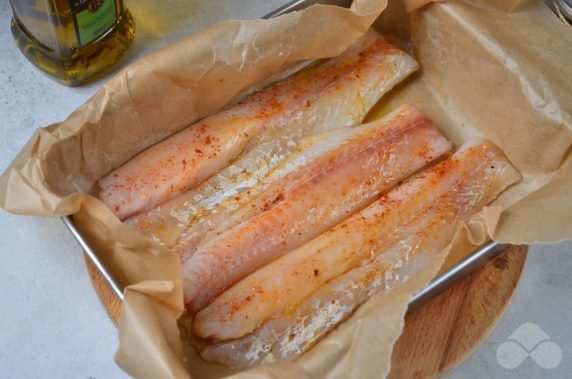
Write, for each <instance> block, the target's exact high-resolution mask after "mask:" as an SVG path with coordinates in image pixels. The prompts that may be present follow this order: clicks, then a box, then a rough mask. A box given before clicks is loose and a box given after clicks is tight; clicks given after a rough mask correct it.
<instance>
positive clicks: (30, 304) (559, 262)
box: [0, 0, 572, 378]
mask: <svg viewBox="0 0 572 379" xmlns="http://www.w3.org/2000/svg"><path fill="white" fill-rule="evenodd" d="M283 2H284V0H250V1H240V2H239V1H233V0H216V1H213V0H211V1H198V0H197V1H182V0H166V1H163V2H157V1H153V0H137V1H134V0H132V1H131V2H128V4H129V6H130V8H131V10H132V12H133V13H134V16H135V18H136V19H137V20H139V22H138V26H137V27H138V31H137V39H136V41H135V42H134V45H133V47H132V49H131V50H130V51H129V53H128V55H127V57H126V59H124V60H123V61H122V63H121V64H120V65H119V67H122V66H125V64H127V63H129V62H132V61H134V60H136V59H137V58H139V57H141V56H143V55H145V54H148V53H149V52H151V51H154V50H156V49H158V48H159V47H161V46H163V45H165V44H167V43H169V42H170V41H173V40H176V39H179V38H181V37H183V36H185V35H188V34H189V33H191V32H192V31H195V30H198V29H200V28H203V27H205V26H207V25H209V24H212V23H215V22H218V21H221V20H225V19H229V18H255V17H259V16H261V15H264V14H266V13H268V12H269V11H270V10H272V9H274V8H276V7H277V6H279V5H281V4H282V3H283ZM159 4H160V5H159ZM150 14H152V15H153V17H152V18H149V15H150ZM10 15H11V11H10V7H9V5H8V2H7V1H2V2H0V169H1V170H3V169H4V168H5V167H7V166H8V164H9V163H10V161H11V160H12V159H13V158H14V157H15V155H16V154H17V152H18V151H19V150H20V149H21V148H22V146H23V145H24V144H25V143H26V141H27V140H28V139H29V138H30V137H31V135H32V133H33V132H34V130H35V129H36V128H38V127H41V126H45V125H48V124H50V123H53V122H57V121H59V120H62V119H63V118H65V117H66V116H67V115H68V114H69V113H70V112H71V111H73V110H74V109H75V108H76V107H78V106H79V105H80V104H81V103H83V102H84V101H85V100H86V99H87V98H88V97H89V96H91V95H92V94H93V93H94V92H95V91H96V89H97V88H98V86H99V85H100V82H96V83H93V84H90V85H88V86H86V87H81V88H66V87H63V86H60V85H59V84H56V83H55V82H53V81H51V80H50V79H47V78H46V77H45V76H44V75H43V74H41V73H40V72H39V71H38V70H37V69H36V68H34V67H33V66H32V65H31V64H30V63H29V62H28V61H26V59H25V58H24V57H23V55H22V54H21V53H20V52H19V51H18V49H17V48H16V46H15V45H14V43H13V41H12V37H11V35H10V31H9V26H8V25H9V20H10ZM173 15H177V18H176V20H175V21H176V22H174V23H173V25H171V26H170V27H167V26H166V25H168V24H169V23H168V22H167V21H169V20H172V18H173ZM538 222H542V220H538ZM0 241H1V242H0V297H1V299H2V307H1V308H0V341H1V343H0V377H10V378H37V377H53V378H121V377H125V376H126V375H125V374H124V373H123V372H122V371H121V370H120V369H119V368H118V367H117V366H116V365H115V363H114V362H113V355H114V353H115V350H116V348H117V344H118V339H117V332H116V329H115V327H114V325H113V324H112V322H111V321H110V320H109V318H108V317H107V315H106V313H105V311H104V309H103V307H102V306H101V304H100V303H99V300H98V298H97V296H96V295H95V292H94V291H93V288H92V286H91V283H90V281H89V278H88V275H87V272H86V269H85V265H84V263H83V258H82V256H81V251H80V249H79V247H78V246H77V245H76V242H75V241H74V240H73V238H72V237H71V235H70V234H69V233H68V232H67V230H65V228H64V226H63V224H62V222H61V221H60V220H59V219H57V218H37V217H22V216H14V215H10V214H6V213H4V212H2V213H1V215H0ZM570 254H572V243H571V242H565V243H560V244H553V245H545V246H534V247H532V248H531V249H530V254H529V257H528V261H527V264H526V268H525V271H524V274H523V276H522V279H521V283H520V285H519V287H518V289H517V291H516V294H515V296H514V299H513V300H512V303H511V304H510V306H509V308H508V310H507V312H506V314H505V315H504V317H503V318H502V320H501V321H500V323H499V324H498V325H497V327H496V328H495V329H494V330H493V332H492V333H491V334H490V336H489V337H488V338H487V340H486V341H485V342H484V343H483V344H482V345H481V346H480V347H479V348H478V349H477V350H476V351H475V352H474V353H473V354H472V355H471V356H470V357H469V358H468V359H467V360H466V361H465V362H464V363H462V364H461V365H460V366H459V367H458V368H456V369H455V370H454V371H453V372H452V373H450V374H449V376H450V377H451V378H482V377H497V378H500V377H514V378H517V377H535V378H541V377H542V378H543V377H546V378H549V377H550V378H565V377H570V372H572V328H571V327H570V322H569V320H570V318H571V316H572V296H571V290H572V276H571V275H570V273H571V272H572V258H571V255H570ZM517 329H518V332H517V333H515V334H514V335H513V337H512V339H515V340H517V341H518V342H519V343H520V345H519V344H515V343H514V342H510V341H508V342H507V339H508V338H509V336H511V334H512V333H513V332H514V331H515V330H517ZM541 330H542V331H544V334H543V333H542V332H541ZM548 340H550V341H548ZM523 347H524V349H523ZM497 353H498V355H497ZM558 353H561V354H562V357H561V359H558V358H559V356H558ZM529 356H530V357H529ZM519 357H520V359H519ZM525 358H526V359H525ZM523 359H524V360H523ZM522 360H523V361H522ZM520 361H522V363H520ZM518 363H520V364H519V365H518V366H517V367H516V368H512V369H509V368H504V367H503V365H504V366H511V365H512V366H515V365H517V364H518ZM541 366H544V367H549V366H555V367H554V368H543V367H541Z"/></svg>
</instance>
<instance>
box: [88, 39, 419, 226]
mask: <svg viewBox="0 0 572 379" xmlns="http://www.w3.org/2000/svg"><path fill="white" fill-rule="evenodd" d="M417 68H418V65H417V63H416V62H415V61H414V60H413V59H412V58H411V57H409V56H408V55H407V54H405V53H404V52H402V51H401V50H399V49H398V48H396V47H395V46H393V45H392V44H390V43H389V42H387V41H386V40H385V39H384V38H383V37H381V36H380V35H379V34H378V33H377V32H375V31H373V30H370V31H368V32H367V33H366V34H365V35H364V36H363V37H362V38H361V39H360V40H358V41H357V42H356V44H354V45H352V46H351V47H350V48H348V49H347V50H346V51H345V52H343V53H342V54H341V55H339V56H337V57H334V58H332V59H330V60H328V61H326V62H324V63H323V64H320V65H318V66H317V67H313V68H309V69H308V70H303V71H301V72H299V73H296V74H294V75H292V76H291V77H289V78H286V79H284V80H282V81H279V82H277V83H275V84H273V85H270V86H268V87H266V88H263V89H262V90H260V91H258V92H255V93H253V94H251V95H249V96H247V97H246V98H245V99H243V100H242V101H240V102H238V103H237V104H236V105H234V106H232V107H231V108H228V109H226V110H223V111H221V112H220V113H217V114H215V115H213V116H209V117H207V118H205V119H203V120H201V121H199V122H197V123H195V124H193V125H191V126H190V127H188V128H186V129H184V130H182V131H181V132H179V133H177V134H175V135H173V136H171V137H169V138H167V139H165V140H164V141H162V142H160V143H158V144H156V145H154V146H151V147H150V148H148V149H147V150H145V151H143V152H141V153H139V154H138V155H136V156H135V157H134V158H132V159H131V160H130V161H128V162H126V163H125V164H124V165H122V166H120V167H119V168H117V169H115V170H113V171H112V172H110V173H109V174H108V175H106V176H105V177H103V178H102V179H101V180H100V181H99V183H98V184H99V187H100V189H101V190H100V192H99V197H100V199H101V200H103V201H104V203H105V204H107V206H108V207H109V208H110V209H111V210H112V211H113V212H114V213H115V214H116V215H117V216H118V217H119V218H120V219H125V218H127V217H129V216H131V215H134V214H136V213H139V212H142V211H146V210H149V209H152V208H153V207H155V206H157V205H159V204H161V203H163V202H165V201H167V200H169V199H171V198H173V197H175V196H177V195H179V194H181V193H184V192H186V191H188V190H189V189H192V188H194V187H196V186H197V185H198V184H200V183H201V182H203V181H204V180H206V179H207V178H209V177H210V176H211V175H213V174H215V173H217V172H218V171H220V170H223V169H224V168H225V167H227V166H228V165H229V163H231V161H232V160H233V159H235V158H236V157H237V156H239V155H240V154H241V153H245V152H248V151H249V150H250V149H253V148H254V149H256V148H255V147H254V146H256V145H258V144H261V143H264V142H265V141H268V140H270V139H272V138H273V137H275V136H276V134H283V135H285V136H288V137H289V138H292V139H293V140H295V139H296V138H299V137H300V136H301V135H303V134H305V133H306V132H307V131H309V130H311V131H312V132H320V131H323V130H325V129H328V128H333V127H340V126H347V125H355V124H359V123H360V122H361V120H362V119H363V117H365V114H366V113H367V111H368V110H369V109H370V108H371V107H372V106H373V105H374V104H375V103H376V102H377V100H379V97H380V96H381V95H382V94H383V93H385V92H387V91H388V90H389V89H391V88H392V87H393V86H394V85H395V84H397V83H398V82H399V81H401V80H402V79H403V78H404V77H406V76H407V75H409V74H410V73H411V72H413V71H415V70H416V69H417Z"/></svg>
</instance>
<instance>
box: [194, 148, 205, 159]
mask: <svg viewBox="0 0 572 379" xmlns="http://www.w3.org/2000/svg"><path fill="white" fill-rule="evenodd" d="M195 153H197V155H198V156H199V157H202V156H203V155H204V153H203V151H202V150H201V149H195Z"/></svg>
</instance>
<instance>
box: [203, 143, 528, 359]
mask: <svg viewBox="0 0 572 379" xmlns="http://www.w3.org/2000/svg"><path fill="white" fill-rule="evenodd" d="M519 179H520V175H519V174H518V172H517V171H516V170H515V169H514V168H513V167H512V166H511V165H510V163H509V162H508V161H507V160H506V158H505V157H504V155H503V154H502V153H501V152H500V150H498V149H497V148H496V147H494V146H492V145H491V144H489V143H486V142H481V143H478V144H469V145H465V146H464V147H462V148H461V149H460V150H459V151H458V152H457V153H456V154H454V155H453V156H452V157H450V158H448V159H447V160H445V161H443V162H441V163H439V164H438V165H436V166H434V167H433V168H431V169H428V170H425V171H424V172H422V173H421V174H419V175H417V176H415V177H414V178H413V179H411V180H409V181H407V182H406V183H405V184H402V185H400V186H399V187H397V188H396V189H394V190H392V191H390V192H389V193H388V194H387V195H385V196H382V197H381V198H380V199H379V200H378V201H376V202H375V203H373V204H372V205H371V206H369V207H367V208H365V209H364V210H362V211H360V212H358V213H356V214H355V215H353V216H352V217H350V218H348V219H347V220H346V221H344V222H343V223H341V224H339V225H337V226H336V227H334V228H332V229H330V230H329V231H327V232H326V233H324V234H322V235H320V236H319V237H318V238H316V239H314V240H312V241H310V242H309V243H307V244H305V245H303V246H302V247H300V248H298V249H296V250H294V251H291V252H289V253H288V254H286V255H284V256H282V257H281V258H279V259H276V260H275V261H273V262H271V263H270V264H268V265H267V266H265V267H263V268H262V269H260V270H258V271H256V272H254V273H253V274H251V275H250V276H248V277H246V278H245V279H243V280H242V281H240V282H238V283H237V284H236V285H234V286H233V287H232V288H230V289H229V290H227V291H226V292H224V293H222V294H221V295H220V296H219V297H217V298H216V300H215V301H214V302H212V303H211V304H210V305H209V306H208V307H206V308H205V309H203V310H202V311H201V312H199V313H198V314H197V315H196V317H195V320H194V323H193V330H194V333H195V334H196V335H197V336H198V337H200V338H205V339H209V340H211V341H215V342H216V341H224V340H229V339H236V338H240V337H243V336H245V335H248V334H249V333H252V332H253V331H255V330H256V329H257V328H259V327H260V326H261V325H263V324H264V323H265V322H267V321H268V320H271V319H272V320H271V321H270V323H272V324H269V325H270V326H269V327H268V328H269V329H265V328H264V327H263V328H261V329H260V330H259V331H257V332H256V333H260V334H259V335H258V337H259V338H260V339H257V341H258V342H260V343H266V344H267V345H268V346H265V347H263V348H260V349H262V350H263V351H266V352H265V353H264V352H263V353H260V352H258V350H260V349H259V348H258V347H256V346H255V347H254V348H253V347H252V346H253V345H252V344H251V343H249V341H248V340H247V339H243V340H237V341H236V342H235V343H234V344H233V343H232V342H229V344H227V345H220V346H219V347H216V348H215V347H212V348H210V349H211V350H210V351H211V352H210V353H208V354H207V353H205V354H206V355H207V356H208V357H210V359H221V360H227V359H228V360H229V361H231V362H232V363H233V364H236V365H243V364H244V365H250V362H249V360H250V359H253V360H264V359H274V358H266V356H269V354H271V355H272V356H274V355H275V356H276V357H281V356H283V357H291V356H293V355H295V354H298V352H296V349H294V348H293V347H292V346H290V347H287V346H286V347H281V346H279V345H280V344H284V343H285V344H287V342H288V341H287V337H285V334H281V333H284V331H285V330H287V329H288V328H292V329H293V330H297V331H298V332H296V331H294V332H293V333H294V334H295V335H294V336H293V337H292V338H293V339H296V338H299V339H301V341H299V344H300V346H301V347H300V349H301V350H303V349H305V348H306V347H307V346H309V344H311V343H312V342H313V341H314V340H315V338H314V337H313V336H312V333H313V334H315V335H316V338H318V337H319V336H320V335H322V334H323V333H325V332H326V331H328V330H329V329H330V328H331V327H332V326H333V325H335V324H337V323H338V322H339V321H341V320H343V319H344V318H346V317H347V316H349V315H350V314H351V312H353V310H354V309H355V308H356V307H357V306H358V305H359V304H360V303H362V302H363V301H364V300H365V299H367V298H368V297H369V295H368V294H367V293H363V292H362V291H366V292H367V291H370V292H376V291H377V290H379V289H381V288H383V286H384V285H383V280H382V279H385V273H386V272H387V273H389V274H390V275H391V274H393V275H398V274H399V275H402V274H401V273H400V272H399V271H396V272H394V271H395V269H397V268H399V266H407V265H408V264H409V262H411V261H412V260H414V259H415V258H416V257H417V256H419V257H422V256H423V254H422V253H424V248H425V247H426V248H427V249H428V251H429V255H430V254H431V253H434V252H437V251H439V249H441V248H442V247H443V246H445V245H446V244H447V243H448V242H449V241H450V238H451V233H452V231H454V228H453V227H451V224H457V223H459V222H460V221H462V220H464V219H466V218H467V217H469V216H470V215H471V214H474V213H475V212H477V211H479V210H480V209H481V208H482V207H483V206H484V205H486V204H487V203H489V202H490V201H492V200H493V199H494V198H495V197H496V196H497V195H498V194H499V193H500V192H501V191H503V190H504V189H505V188H506V187H507V186H509V185H511V184H513V183H515V182H516V181H518V180H519ZM400 244H405V245H406V246H407V245H409V247H410V248H405V249H404V248H398V247H399V245H400ZM396 248H397V250H396V251H397V253H395V254H392V253H389V252H388V251H391V250H392V249H394V250H395V249H396ZM426 256H427V255H426ZM378 257H380V258H379V259H378ZM372 262H373V263H372ZM364 265H366V266H364ZM367 265H369V266H367ZM361 266H364V267H365V268H364V269H362V271H353V272H352V271H351V270H355V269H358V270H359V267H361ZM347 272H350V274H349V276H344V275H343V274H345V273H347ZM340 275H341V277H340ZM382 275H383V276H382ZM356 277H357V279H356ZM336 278H338V279H336ZM376 279H377V280H376ZM380 280H381V281H380ZM344 283H345V284H344ZM324 286H325V287H324ZM316 291H318V292H316ZM345 291H349V292H345ZM352 292H353V294H355V295H356V298H355V304H354V300H352V299H353V296H352ZM342 293H343V295H342ZM332 299H337V300H336V301H334V304H332V303H331V300H332ZM305 301H306V302H305ZM328 301H330V303H329V305H328V306H324V304H328ZM338 302H339V303H338ZM304 304H306V305H304ZM316 304H317V305H318V307H317V308H314V305H316ZM297 312H302V313H297ZM289 315H291V316H289ZM273 316H274V318H273ZM306 316H307V317H308V318H307V319H306V318H305V317H306ZM276 325H277V330H276V332H274V330H273V329H274V326H276ZM281 328H282V329H281ZM256 333H255V334H256ZM297 333H306V335H303V334H300V335H298V334H297ZM272 334H276V339H274V338H275V337H273V336H271V335H272ZM285 338H286V339H285ZM250 342H252V340H251V341H250ZM242 344H243V345H242ZM251 348H253V349H254V350H250V349H251ZM216 349H218V350H216ZM228 349H231V350H232V349H240V350H242V351H246V352H250V353H251V354H250V355H249V357H250V358H247V359H246V360H244V361H241V360H240V359H238V360H236V361H233V359H231V358H229V356H228V352H225V351H226V350H228ZM301 350H300V351H301ZM253 351H254V353H253ZM260 354H262V356H260ZM265 354H266V355H265ZM217 357H218V358H217ZM221 357H222V358H221Z"/></svg>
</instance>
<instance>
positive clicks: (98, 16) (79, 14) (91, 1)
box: [70, 0, 117, 46]
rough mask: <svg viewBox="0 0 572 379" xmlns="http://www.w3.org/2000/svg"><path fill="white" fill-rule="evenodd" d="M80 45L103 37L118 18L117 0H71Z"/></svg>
mask: <svg viewBox="0 0 572 379" xmlns="http://www.w3.org/2000/svg"><path fill="white" fill-rule="evenodd" d="M70 5H71V11H72V14H73V16H74V19H75V20H74V22H75V31H76V35H77V41H78V44H79V46H83V45H86V44H88V43H90V42H91V41H94V40H96V39H97V38H99V37H101V36H102V35H103V34H104V33H105V32H107V31H108V30H109V28H110V27H111V26H112V25H113V24H114V23H115V21H116V20H117V11H116V6H115V0H70Z"/></svg>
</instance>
